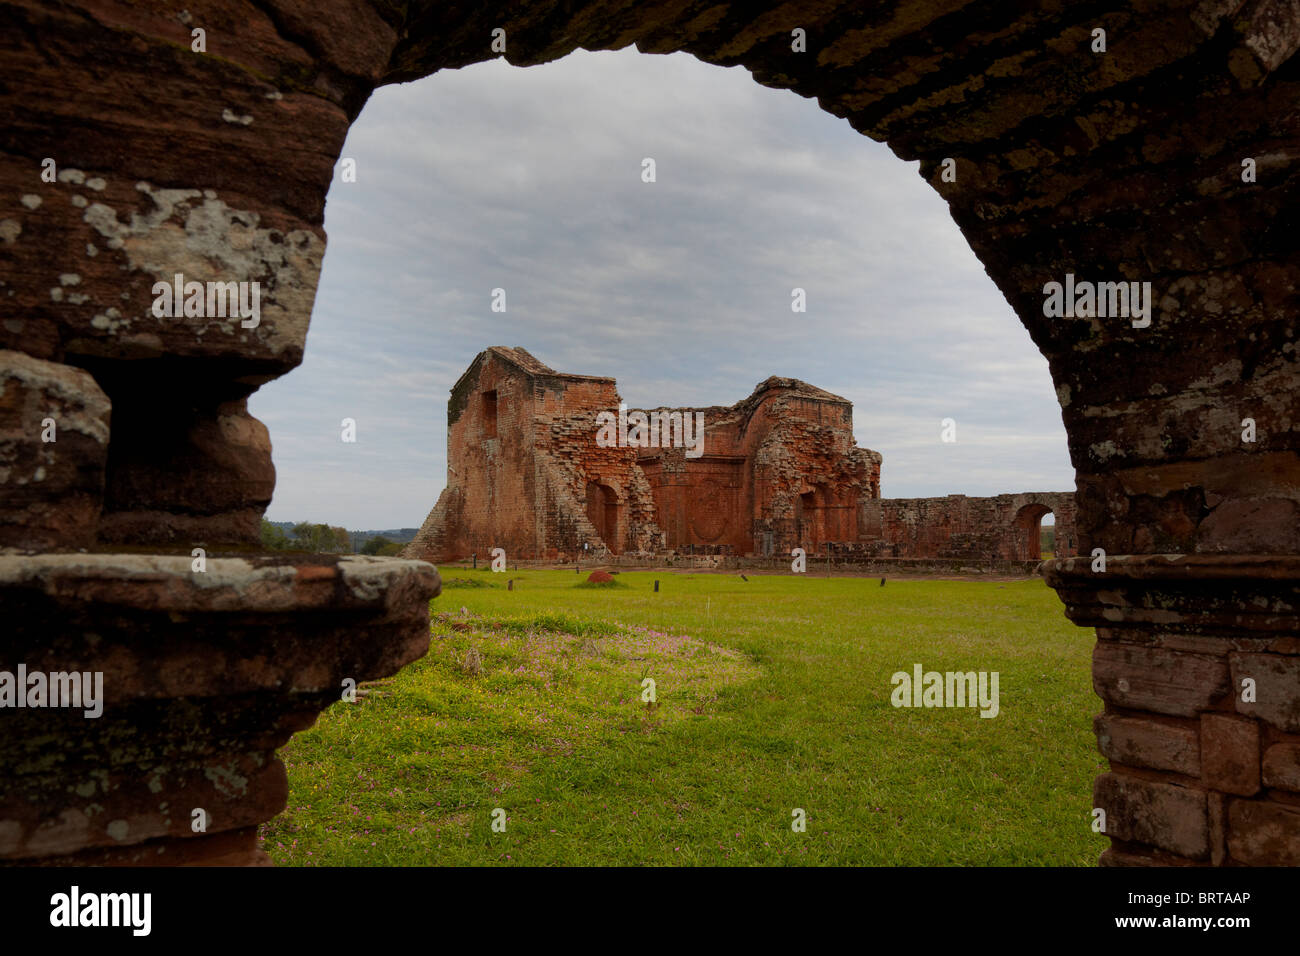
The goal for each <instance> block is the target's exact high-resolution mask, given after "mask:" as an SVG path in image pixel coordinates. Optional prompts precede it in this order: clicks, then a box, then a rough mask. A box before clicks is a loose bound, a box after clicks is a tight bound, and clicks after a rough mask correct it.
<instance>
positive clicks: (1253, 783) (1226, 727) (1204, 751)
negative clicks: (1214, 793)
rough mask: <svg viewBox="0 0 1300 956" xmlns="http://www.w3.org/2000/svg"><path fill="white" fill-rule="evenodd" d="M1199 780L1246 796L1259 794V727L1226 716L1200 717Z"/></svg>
mask: <svg viewBox="0 0 1300 956" xmlns="http://www.w3.org/2000/svg"><path fill="white" fill-rule="evenodd" d="M1201 779H1202V781H1203V782H1204V783H1205V785H1206V786H1208V787H1211V788H1213V789H1215V790H1222V791H1224V792H1225V793H1235V794H1237V795H1238V796H1242V797H1249V796H1253V795H1254V794H1256V793H1258V792H1259V724H1258V723H1256V722H1255V721H1254V720H1251V719H1249V718H1245V717H1232V716H1229V715H1227V714H1202V715H1201Z"/></svg>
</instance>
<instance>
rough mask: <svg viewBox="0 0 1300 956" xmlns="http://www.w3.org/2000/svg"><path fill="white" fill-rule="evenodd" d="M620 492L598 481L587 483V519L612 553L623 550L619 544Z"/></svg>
mask: <svg viewBox="0 0 1300 956" xmlns="http://www.w3.org/2000/svg"><path fill="white" fill-rule="evenodd" d="M618 515H619V503H618V492H616V491H615V490H614V489H613V488H611V487H610V486H609V485H606V484H601V483H600V482H597V481H592V482H588V484H587V519H588V520H589V521H590V522H591V523H592V525H593V526H595V528H596V534H597V535H599V536H600V540H601V541H603V542H604V543H605V547H606V548H608V549H609V550H610V553H612V554H618V553H619V552H620V551H622V548H621V547H620V546H619V537H618V535H619V529H618Z"/></svg>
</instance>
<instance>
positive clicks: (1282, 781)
mask: <svg viewBox="0 0 1300 956" xmlns="http://www.w3.org/2000/svg"><path fill="white" fill-rule="evenodd" d="M1263 781H1264V786H1266V787H1277V788H1278V789H1279V790H1291V791H1293V792H1295V793H1300V744H1274V745H1273V746H1272V747H1269V748H1268V749H1267V750H1265V751H1264V764H1263Z"/></svg>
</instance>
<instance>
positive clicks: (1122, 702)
mask: <svg viewBox="0 0 1300 956" xmlns="http://www.w3.org/2000/svg"><path fill="white" fill-rule="evenodd" d="M1092 686H1093V689H1094V690H1096V692H1097V695H1098V696H1099V697H1101V698H1102V699H1103V700H1106V701H1108V702H1110V703H1112V704H1115V705H1117V706H1120V707H1131V708H1133V709H1135V710H1149V711H1153V712H1155V713H1158V714H1172V715H1174V716H1177V717H1193V716H1195V715H1196V714H1198V713H1200V712H1201V711H1202V710H1205V709H1207V708H1208V707H1210V705H1211V704H1212V703H1213V702H1214V701H1215V700H1217V699H1218V698H1220V697H1222V696H1223V695H1224V694H1225V693H1227V691H1228V665H1227V662H1226V661H1224V660H1223V659H1221V658H1217V659H1216V658H1212V657H1204V656H1201V655H1198V654H1184V653H1180V652H1178V651H1171V650H1167V649H1164V648H1159V647H1143V646H1140V645H1136V644H1121V643H1118V642H1114V641H1099V642H1098V643H1097V646H1096V647H1095V648H1094V649H1093V652H1092Z"/></svg>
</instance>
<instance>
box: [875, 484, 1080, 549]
mask: <svg viewBox="0 0 1300 956" xmlns="http://www.w3.org/2000/svg"><path fill="white" fill-rule="evenodd" d="M1049 510H1050V511H1051V512H1052V514H1053V515H1054V516H1055V519H1056V541H1057V545H1056V555H1057V556H1058V557H1069V556H1072V555H1074V554H1077V553H1078V534H1077V531H1076V517H1075V516H1076V510H1075V502H1074V495H1072V494H1069V493H1064V492H1044V493H1035V492H1027V493H1023V494H1007V495H995V496H993V497H988V498H973V497H968V496H966V495H948V496H946V497H942V498H880V499H875V500H869V499H864V500H863V501H862V502H861V512H860V520H861V528H862V537H861V541H862V543H863V545H865V546H866V548H867V550H869V551H871V552H873V553H875V554H878V555H881V556H884V557H895V558H970V559H984V560H1008V561H1024V560H1036V559H1037V558H1038V557H1039V555H1040V551H1039V550H1038V544H1037V541H1038V539H1037V535H1036V533H1035V530H1034V529H1035V528H1037V527H1038V521H1039V520H1040V517H1041V515H1042V514H1044V513H1045V512H1046V511H1049Z"/></svg>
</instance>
